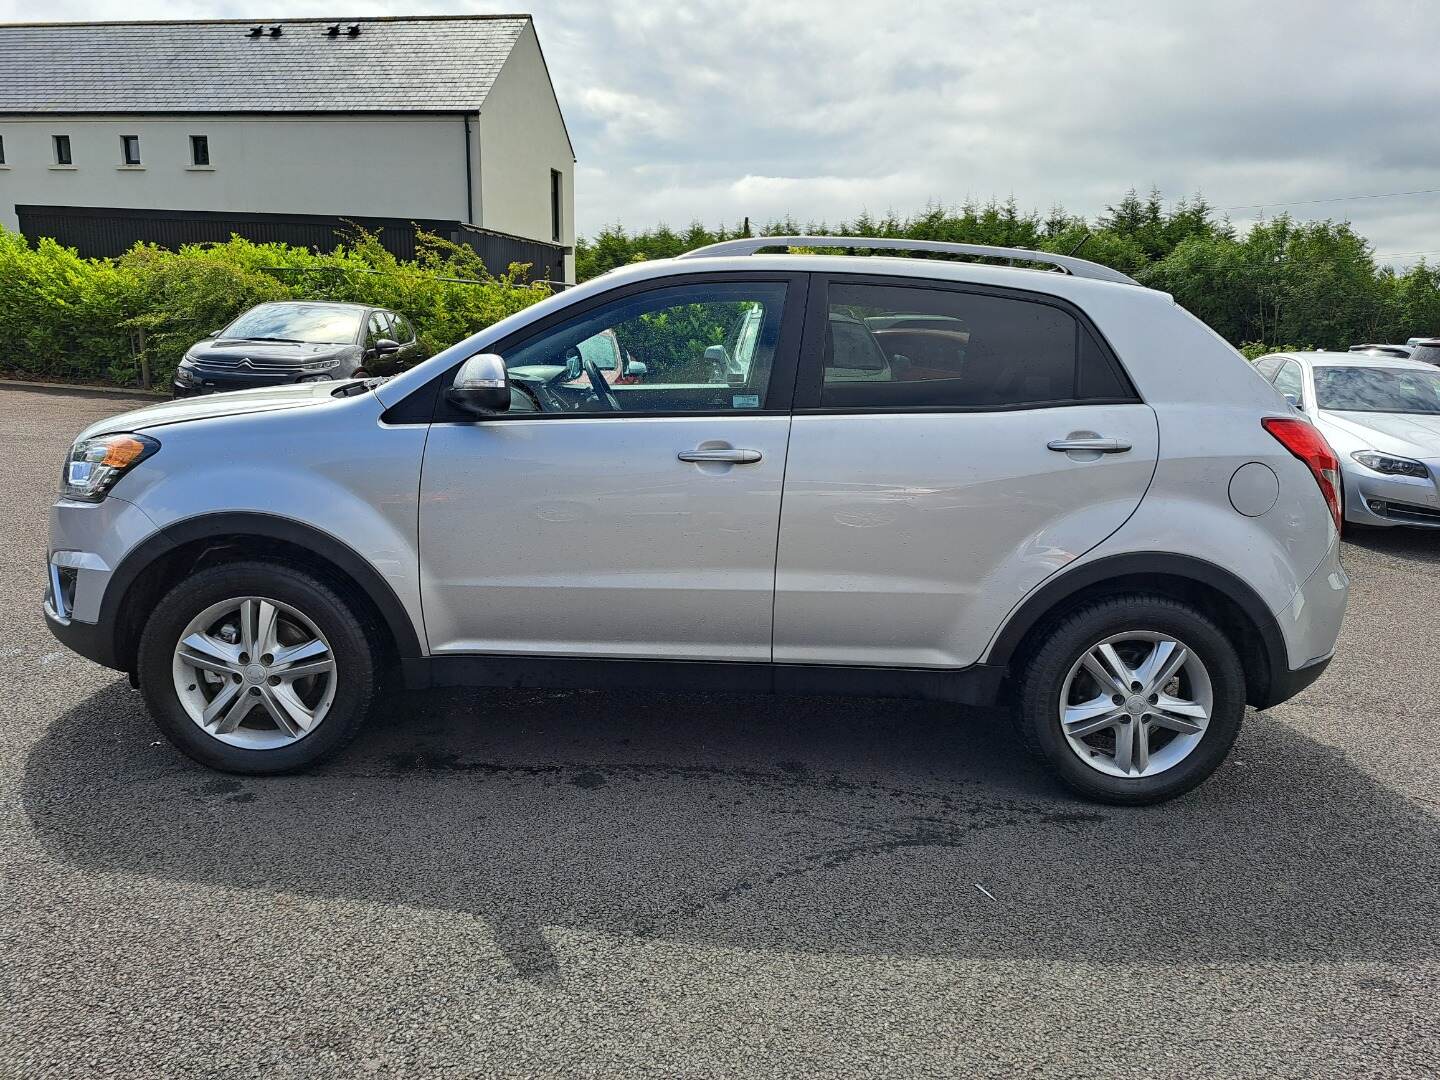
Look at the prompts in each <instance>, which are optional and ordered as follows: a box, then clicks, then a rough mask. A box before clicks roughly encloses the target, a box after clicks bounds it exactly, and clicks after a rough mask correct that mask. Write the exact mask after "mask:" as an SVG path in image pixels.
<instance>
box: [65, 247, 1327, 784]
mask: <svg viewBox="0 0 1440 1080" xmlns="http://www.w3.org/2000/svg"><path fill="white" fill-rule="evenodd" d="M777 247H778V248H789V247H811V248H814V247H821V248H823V247H832V248H833V247H844V248H860V249H866V250H878V249H903V250H908V251H911V252H917V251H918V252H924V253H925V254H927V255H930V256H932V257H930V258H924V259H914V258H898V257H884V256H881V257H870V258H853V257H845V256H830V255H816V254H775V255H762V254H758V253H759V252H760V251H762V250H763V249H766V248H777ZM945 255H950V256H956V255H959V256H971V257H973V256H980V257H988V258H990V259H992V260H1008V261H1011V262H1018V263H1024V264H1028V265H1027V266H1006V265H997V264H996V263H994V262H991V263H986V264H982V263H976V262H973V261H969V262H967V261H957V260H955V259H953V258H951V259H949V260H947V259H945V258H943V257H935V256H945ZM1042 266H1044V267H1048V269H1039V268H1037V267H1042ZM1056 269H1058V270H1060V271H1062V272H1060V273H1056V272H1054V270H1056ZM597 338H600V339H603V341H602V342H601V343H602V344H605V345H606V347H607V348H608V349H609V350H610V351H611V352H613V351H614V349H615V348H617V347H618V349H619V350H621V352H622V353H623V356H622V357H621V358H620V359H618V360H617V361H616V363H617V364H623V367H622V368H621V370H623V371H626V372H631V373H633V375H632V376H631V377H627V378H626V379H623V380H614V381H612V380H611V379H608V378H607V377H606V375H605V373H604V372H602V371H601V370H599V368H598V366H597V363H596V361H595V359H594V357H595V356H596V355H599V354H600V353H601V352H602V351H603V350H601V349H598V348H597V347H596V339H597ZM1336 470H1337V463H1336V460H1335V457H1334V455H1333V454H1332V453H1331V451H1330V449H1329V447H1328V446H1327V445H1326V443H1325V440H1324V439H1323V438H1322V437H1321V436H1320V435H1319V433H1318V432H1317V431H1316V429H1315V428H1314V427H1313V426H1311V425H1310V424H1309V423H1308V422H1307V421H1306V420H1305V419H1304V418H1302V417H1300V416H1297V415H1296V414H1295V413H1294V412H1293V411H1292V410H1291V409H1290V408H1289V407H1288V405H1287V404H1286V402H1285V400H1284V399H1283V397H1281V395H1280V394H1279V393H1277V392H1276V390H1275V389H1274V388H1273V387H1271V386H1269V385H1267V384H1266V382H1265V381H1264V379H1262V378H1261V377H1260V376H1259V375H1257V374H1256V373H1255V372H1254V371H1253V370H1252V369H1251V367H1250V365H1249V364H1247V363H1246V362H1245V361H1244V359H1242V358H1241V357H1240V356H1239V355H1238V354H1237V353H1236V352H1235V351H1234V350H1233V349H1231V348H1230V347H1229V346H1228V345H1226V344H1225V342H1224V341H1222V340H1221V339H1220V338H1219V337H1217V336H1216V335H1215V334H1214V333H1212V332H1211V331H1210V330H1209V329H1207V328H1206V327H1205V326H1204V325H1203V324H1202V323H1201V322H1199V321H1198V320H1197V319H1195V318H1194V317H1192V316H1191V315H1189V314H1188V313H1187V312H1185V311H1184V310H1183V309H1181V308H1179V307H1177V306H1176V305H1175V303H1174V301H1173V300H1172V299H1171V298H1170V297H1169V296H1167V295H1165V294H1163V293H1158V292H1152V291H1150V290H1148V289H1144V288H1141V287H1139V286H1138V285H1136V284H1135V283H1134V282H1133V281H1131V280H1130V279H1129V278H1126V277H1125V276H1124V275H1122V274H1119V273H1116V272H1115V271H1113V270H1109V269H1107V268H1105V267H1102V266H1098V265H1095V264H1093V263H1088V262H1085V261H1083V260H1079V259H1073V258H1066V257H1061V256H1053V255H1047V254H1042V253H1039V252H1032V251H1027V250H1021V249H1003V248H987V247H975V246H969V245H955V244H940V243H926V242H921V241H895V240H875V239H867V240H860V239H857V238H854V237H847V238H844V239H834V238H828V239H827V238H824V237H771V238H763V239H758V240H738V241H731V242H727V243H723V244H719V245H716V246H713V247H710V248H707V249H704V250H701V251H697V252H693V253H691V254H690V255H688V256H685V257H682V258H679V259H674V260H671V261H663V262H649V263H644V264H640V265H635V266H629V267H626V268H624V269H622V270H616V271H612V272H611V273H609V274H606V275H604V276H602V277H600V278H598V279H596V280H593V281H590V282H588V283H586V284H584V285H582V286H580V287H579V288H576V289H572V290H570V291H568V292H564V293H561V294H558V295H555V296H552V297H550V298H549V299H547V300H545V301H543V302H542V303H539V304H537V305H535V306H534V307H531V308H529V309H528V310H526V311H523V312H521V313H519V314H517V315H514V316H511V317H510V318H508V319H506V320H504V321H503V322H500V323H498V324H496V325H494V326H492V327H490V328H488V329H486V330H484V331H482V332H481V333H479V334H476V335H475V336H474V337H472V338H469V339H468V340H466V341H463V342H461V343H460V344H459V345H456V346H454V347H453V348H451V349H449V350H447V351H445V352H443V353H441V354H440V355H438V356H435V357H434V358H432V359H430V360H429V361H427V362H425V363H423V364H421V365H419V366H417V367H415V368H413V369H411V370H409V371H406V372H405V373H403V374H401V375H398V376H396V377H394V378H391V379H389V380H388V381H379V380H367V381H350V382H344V383H341V384H339V385H337V384H335V383H330V384H314V385H299V386H281V387H274V388H268V389H260V390H249V391H242V392H239V393H234V394H225V395H220V396H218V397H206V398H197V399H193V400H188V401H180V402H173V403H168V404H163V405H155V406H151V407H149V408H144V409H141V410H139V411H137V412H132V413H128V414H126V415H123V416H118V417H115V418H114V419H111V420H107V421H104V422H102V423H100V424H96V425H93V426H92V427H90V428H89V429H88V430H86V431H85V432H83V433H82V434H81V436H80V438H79V439H78V440H77V441H76V443H75V446H74V449H73V451H72V452H71V454H70V458H69V461H68V463H67V464H66V466H65V473H64V478H63V485H62V491H61V495H60V498H59V500H58V501H57V502H56V503H55V505H54V508H53V509H52V511H51V516H50V564H49V589H48V592H47V596H46V601H45V608H46V615H47V618H48V621H49V623H50V626H51V628H52V629H53V631H54V633H55V635H56V636H57V637H58V638H59V639H60V640H61V641H63V642H64V643H65V644H67V645H69V646H70V647H71V648H73V649H74V650H75V651H77V652H79V653H81V654H83V655H85V656H88V657H90V658H92V659H94V660H96V661H98V662H100V663H102V664H105V665H108V666H110V667H113V668H116V669H119V670H121V671H126V672H129V673H130V676H131V679H132V681H134V682H135V683H136V684H137V685H138V686H139V687H140V689H141V690H142V691H143V692H144V696H145V699H146V701H147V703H148V705H149V708H150V710H151V712H152V713H153V715H154V717H155V719H156V722H157V723H158V724H159V726H160V728H161V730H162V731H163V732H164V733H165V735H166V736H168V737H169V739H170V740H171V741H172V742H174V743H175V745H176V746H178V747H179V748H180V749H181V750H182V751H184V752H185V753H186V754H189V755H190V756H191V757H193V758H195V759H196V760H198V761H201V762H204V763H205V764H207V765H210V766H213V767H215V768H217V769H223V770H226V771H230V772H245V773H279V772H286V771H291V770H295V769H300V768H303V767H305V766H308V765H311V764H313V763H314V762H316V761H319V760H320V759H322V758H324V757H326V756H328V755H330V754H333V753H335V752H336V751H337V750H338V749H340V748H341V747H342V746H344V745H345V744H346V743H347V742H349V740H350V739H351V738H352V737H353V736H354V735H355V733H356V731H357V729H358V728H359V726H360V724H361V722H362V720H363V718H364V717H365V714H366V712H367V710H368V709H369V707H370V705H371V702H372V699H373V698H374V696H375V694H376V692H377V687H378V686H379V684H380V681H381V677H382V675H383V674H384V673H386V672H395V673H397V674H398V676H399V678H400V679H401V680H402V681H403V684H404V685H405V686H408V687H430V686H460V685H464V686H550V687H554V686H591V687H637V686H639V687H665V688H673V689H685V690H725V691H761V692H774V693H796V692H798V693H818V694H863V695H879V696H885V695H889V696H909V697H922V698H931V699H939V700H943V701H949V702H957V703H961V704H966V705H980V704H988V703H991V702H994V701H996V700H997V699H998V698H1000V697H1002V696H1003V697H1004V698H1005V699H1007V700H1008V701H1010V702H1011V703H1013V706H1014V710H1015V715H1016V722H1017V727H1018V729H1019V732H1020V734H1021V736H1022V737H1023V738H1024V740H1025V742H1026V744H1027V745H1028V746H1029V748H1030V749H1031V750H1032V751H1033V752H1034V753H1035V754H1037V755H1038V756H1039V758H1040V759H1041V760H1042V761H1044V762H1045V763H1046V764H1047V765H1048V766H1049V767H1050V768H1051V769H1052V770H1053V771H1054V773H1055V774H1056V775H1057V776H1058V777H1059V778H1060V779H1061V780H1062V781H1064V782H1065V783H1067V784H1068V785H1070V786H1071V787H1072V788H1074V789H1075V790H1077V791H1079V792H1081V793H1083V794H1084V795H1087V796H1090V797H1092V798H1096V799H1101V800H1106V801H1110V802H1116V803H1148V802H1156V801H1159V800H1162V799H1167V798H1171V797H1173V796H1175V795H1178V794H1180V793H1181V792H1184V791H1187V790H1189V789H1190V788H1192V787H1194V786H1195V785H1196V784H1198V783H1199V782H1200V781H1202V780H1203V779H1204V778H1205V777H1207V776H1208V775H1209V774H1210V773H1212V772H1214V771H1215V769H1216V768H1217V766H1218V765H1219V764H1220V763H1221V761H1223V760H1224V758H1225V756H1226V753H1227V752H1228V750H1229V749H1230V746H1231V744H1232V743H1233V742H1234V740H1235V737H1236V734H1237V732H1238V730H1239V727H1240V722H1241V718H1242V716H1243V715H1244V711H1245V706H1246V704H1247V703H1248V704H1250V705H1253V706H1254V707H1255V708H1257V709H1264V708H1267V707H1269V706H1271V705H1274V704H1276V703H1277V702H1280V701H1284V700H1285V699H1287V698H1289V697H1290V696H1292V695H1294V694H1295V693H1297V692H1298V691H1299V690H1301V689H1302V688H1303V687H1305V686H1307V685H1308V684H1310V683H1311V682H1312V681H1313V680H1314V679H1316V678H1317V677H1318V676H1319V675H1320V673H1321V672H1322V671H1323V670H1324V668H1325V666H1326V664H1327V662H1328V661H1329V658H1330V656H1331V653H1332V652H1333V650H1334V647H1335V640H1336V635H1337V632H1338V630H1339V627H1340V620H1341V615H1342V613H1343V610H1344V606H1345V596H1346V590H1347V587H1348V582H1347V580H1346V577H1345V574H1344V572H1343V571H1342V570H1341V568H1340V563H1339V559H1338V555H1337V531H1336V520H1337V514H1338V509H1339V504H1338V495H1337V482H1338V476H1337V471H1336Z"/></svg>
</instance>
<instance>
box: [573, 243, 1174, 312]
mask: <svg viewBox="0 0 1440 1080" xmlns="http://www.w3.org/2000/svg"><path fill="white" fill-rule="evenodd" d="M777 271H779V272H782V273H810V274H826V273H829V274H873V275H876V276H884V277H919V278H929V279H931V280H933V281H954V282H957V283H969V284H974V285H995V286H999V287H1002V288H1010V289H1016V290H1022V291H1025V292H1038V293H1044V294H1048V295H1051V296H1059V297H1063V298H1065V299H1070V300H1074V301H1076V302H1081V301H1082V299H1083V298H1084V297H1086V296H1095V295H1097V294H1104V295H1105V296H1106V297H1109V298H1112V299H1114V298H1120V299H1123V300H1125V301H1130V302H1133V303H1140V304H1143V303H1145V302H1147V298H1148V299H1149V300H1154V299H1161V300H1163V301H1165V302H1167V303H1170V304H1173V303H1174V301H1175V298H1174V297H1173V296H1171V295H1170V294H1169V293H1165V292H1160V291H1159V290H1157V289H1149V288H1146V287H1145V286H1143V285H1135V284H1131V283H1130V282H1125V281H1105V280H1101V279H1098V278H1088V277H1080V276H1078V275H1075V274H1067V273H1063V272H1061V271H1057V270H1039V269H1032V268H1030V267H1024V266H1000V265H996V264H994V263H981V262H973V261H970V260H959V259H913V258H906V257H904V256H895V255H806V254H795V253H793V252H792V253H788V254H773V255H772V254H757V255H717V256H710V257H706V258H703V259H696V258H679V259H651V260H647V261H645V262H638V263H627V264H625V265H624V266H618V267H615V268H614V269H612V270H607V271H606V272H605V273H603V274H600V275H598V276H596V277H593V278H590V279H589V280H588V281H586V282H584V283H583V284H581V285H578V286H576V290H583V291H584V292H589V291H590V290H591V289H592V288H593V289H595V290H596V291H599V290H603V289H609V288H613V287H614V286H615V285H618V284H621V283H628V282H632V281H645V280H648V279H651V278H663V277H673V276H679V275H682V274H683V275H686V276H689V275H701V274H707V275H708V274H733V273H772V274H773V273H775V272H777ZM567 291H571V290H567ZM1080 306H1081V307H1084V304H1083V302H1081V303H1080Z"/></svg>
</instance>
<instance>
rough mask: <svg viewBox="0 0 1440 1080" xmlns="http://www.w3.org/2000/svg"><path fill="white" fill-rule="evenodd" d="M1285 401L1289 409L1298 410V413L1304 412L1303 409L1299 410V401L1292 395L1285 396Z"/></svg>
mask: <svg viewBox="0 0 1440 1080" xmlns="http://www.w3.org/2000/svg"><path fill="white" fill-rule="evenodd" d="M1285 400H1286V401H1287V402H1289V403H1290V407H1291V408H1292V409H1299V411H1300V412H1304V411H1305V410H1304V409H1303V408H1301V406H1300V399H1299V398H1298V397H1296V396H1295V395H1294V394H1286V395H1285Z"/></svg>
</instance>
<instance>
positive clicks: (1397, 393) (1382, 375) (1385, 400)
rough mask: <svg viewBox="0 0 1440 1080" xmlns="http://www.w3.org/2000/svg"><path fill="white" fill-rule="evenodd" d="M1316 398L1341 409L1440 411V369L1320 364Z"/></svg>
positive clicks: (1335, 409)
mask: <svg viewBox="0 0 1440 1080" xmlns="http://www.w3.org/2000/svg"><path fill="white" fill-rule="evenodd" d="M1315 400H1316V402H1317V403H1318V404H1319V406H1320V408H1322V409H1331V410H1334V411H1338V412H1387V413H1440V371H1422V370H1415V369H1412V368H1384V367H1373V368H1372V367H1317V368H1316V369H1315Z"/></svg>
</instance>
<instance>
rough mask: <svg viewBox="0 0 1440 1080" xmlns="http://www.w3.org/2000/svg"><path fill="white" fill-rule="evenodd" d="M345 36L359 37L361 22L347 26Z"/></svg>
mask: <svg viewBox="0 0 1440 1080" xmlns="http://www.w3.org/2000/svg"><path fill="white" fill-rule="evenodd" d="M345 36H346V37H359V36H360V24H359V23H351V24H350V25H349V26H347V27H346V28H345Z"/></svg>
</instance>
